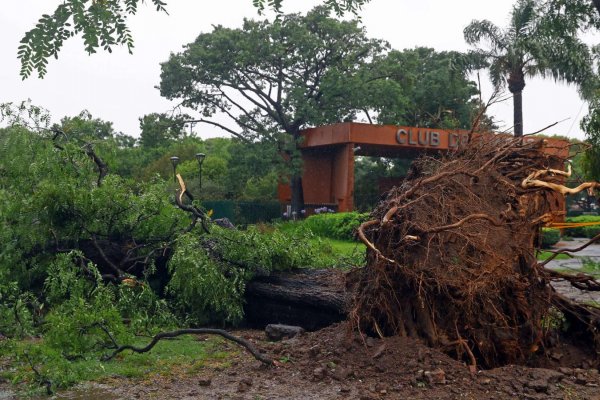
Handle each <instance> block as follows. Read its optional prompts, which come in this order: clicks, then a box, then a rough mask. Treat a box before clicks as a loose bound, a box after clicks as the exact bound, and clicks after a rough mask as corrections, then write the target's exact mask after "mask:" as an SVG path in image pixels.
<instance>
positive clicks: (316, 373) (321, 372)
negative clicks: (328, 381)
mask: <svg viewBox="0 0 600 400" xmlns="http://www.w3.org/2000/svg"><path fill="white" fill-rule="evenodd" d="M326 373H327V372H326V370H325V368H322V367H317V368H315V369H314V370H313V377H314V378H315V379H317V380H321V379H323V378H325V374H326Z"/></svg>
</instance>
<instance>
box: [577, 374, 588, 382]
mask: <svg viewBox="0 0 600 400" xmlns="http://www.w3.org/2000/svg"><path fill="white" fill-rule="evenodd" d="M575 383H576V384H578V385H585V384H586V383H588V380H587V378H586V376H585V375H583V374H577V376H575Z"/></svg>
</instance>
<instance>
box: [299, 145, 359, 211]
mask: <svg viewBox="0 0 600 400" xmlns="http://www.w3.org/2000/svg"><path fill="white" fill-rule="evenodd" d="M302 161H303V163H304V173H303V176H302V186H303V188H304V202H305V203H306V204H332V205H337V208H338V211H340V212H344V211H352V209H353V208H354V198H353V196H354V152H353V146H352V144H351V143H348V144H343V145H337V146H330V147H327V148H320V149H303V150H302Z"/></svg>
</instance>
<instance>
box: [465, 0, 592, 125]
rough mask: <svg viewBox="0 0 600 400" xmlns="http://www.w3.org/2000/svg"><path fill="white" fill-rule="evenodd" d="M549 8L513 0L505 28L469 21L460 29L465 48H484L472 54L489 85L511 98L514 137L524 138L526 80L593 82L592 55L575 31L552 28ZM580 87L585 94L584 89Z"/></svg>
mask: <svg viewBox="0 0 600 400" xmlns="http://www.w3.org/2000/svg"><path fill="white" fill-rule="evenodd" d="M549 6H552V5H551V4H550V3H549V2H536V1H534V0H518V1H517V3H516V4H515V6H514V8H513V10H512V12H511V15H510V24H509V25H508V27H506V28H505V29H501V28H499V27H498V26H496V25H494V24H493V23H492V22H490V21H488V20H483V21H473V22H471V24H469V26H467V27H466V28H465V30H464V36H465V40H466V41H467V43H469V44H471V45H482V44H484V43H485V44H486V45H484V46H482V47H480V48H478V49H477V50H476V52H477V53H479V54H480V55H482V56H484V57H485V58H486V59H487V60H488V62H489V73H490V79H491V81H492V83H493V85H494V86H495V87H496V88H502V87H504V86H508V90H509V91H510V92H511V93H512V94H513V101H514V133H515V136H522V135H523V100H522V92H523V89H524V88H525V81H526V79H527V78H529V77H534V76H541V77H551V78H553V79H555V80H559V81H565V82H568V83H575V84H578V85H583V84H585V83H586V81H590V80H593V76H594V73H593V69H592V65H593V63H592V57H591V52H590V49H589V48H588V46H587V45H586V44H585V43H584V42H583V41H582V40H581V39H580V38H579V37H578V33H579V29H580V27H578V26H576V24H566V23H558V24H557V20H556V15H557V14H556V13H553V14H546V12H547V11H548V7H549ZM555 6H556V5H554V7H555ZM550 17H552V18H550ZM564 21H565V20H562V22H564ZM559 22H560V21H559ZM580 87H581V88H582V89H583V90H582V93H584V92H585V89H586V88H585V87H583V86H580Z"/></svg>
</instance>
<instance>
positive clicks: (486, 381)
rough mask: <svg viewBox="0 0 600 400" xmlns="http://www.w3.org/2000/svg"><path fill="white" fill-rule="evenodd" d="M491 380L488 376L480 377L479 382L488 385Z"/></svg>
mask: <svg viewBox="0 0 600 400" xmlns="http://www.w3.org/2000/svg"><path fill="white" fill-rule="evenodd" d="M491 381H492V380H491V379H490V378H485V379H482V380H481V381H480V382H481V383H482V384H484V385H489V384H490V382H491Z"/></svg>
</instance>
